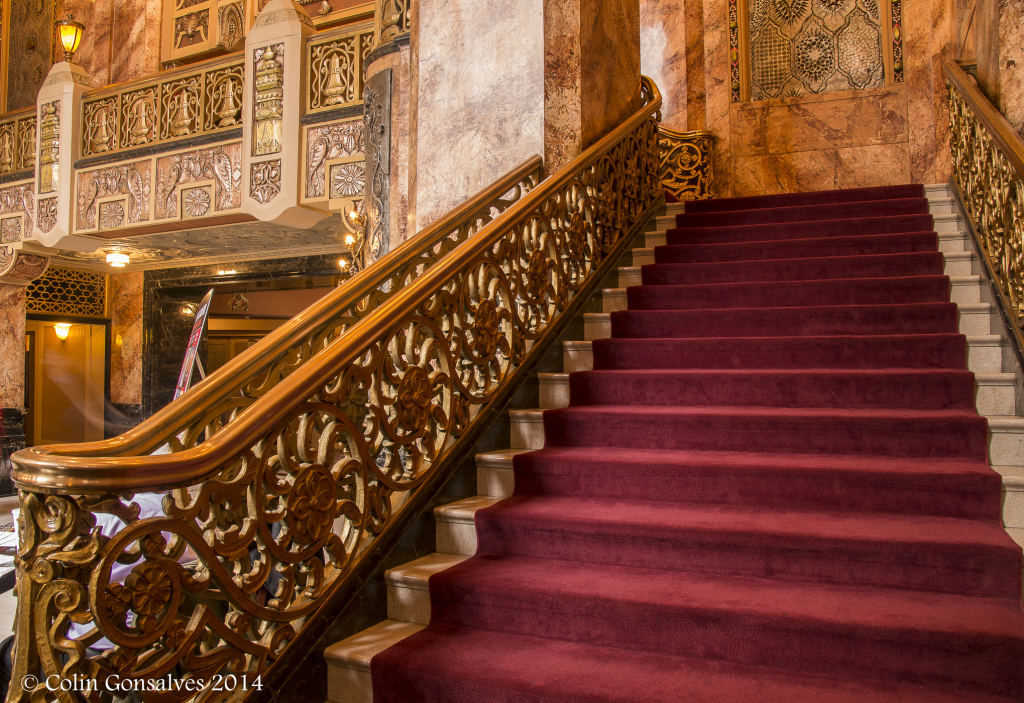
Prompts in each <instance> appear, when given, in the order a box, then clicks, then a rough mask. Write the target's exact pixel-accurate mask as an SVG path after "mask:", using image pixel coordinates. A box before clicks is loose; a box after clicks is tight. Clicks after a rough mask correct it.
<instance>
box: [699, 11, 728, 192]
mask: <svg viewBox="0 0 1024 703" xmlns="http://www.w3.org/2000/svg"><path fill="white" fill-rule="evenodd" d="M728 17H729V14H728V1H727V0H704V83H705V89H706V93H705V95H706V101H707V102H706V104H707V124H708V129H710V130H712V131H714V132H715V134H716V136H717V135H718V134H719V133H718V132H717V131H715V128H714V127H712V126H711V125H719V126H720V120H721V119H722V116H723V115H728V114H729V106H730V104H731V102H730V101H731V99H732V98H731V92H732V91H731V87H730V84H729V26H728ZM719 197H722V195H721V194H719Z"/></svg>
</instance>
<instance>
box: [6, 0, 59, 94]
mask: <svg viewBox="0 0 1024 703" xmlns="http://www.w3.org/2000/svg"><path fill="white" fill-rule="evenodd" d="M5 5H7V7H8V12H7V14H6V17H5V18H4V19H5V21H6V22H7V26H5V27H4V28H3V34H4V40H5V41H6V42H7V46H6V47H4V49H5V51H6V53H7V110H20V109H21V108H23V107H29V106H31V105H35V103H36V94H37V93H38V92H39V87H40V86H42V84H43V79H44V78H46V74H47V73H48V72H49V71H50V66H52V65H53V60H54V59H57V60H59V59H60V56H59V55H56V54H55V53H54V47H53V40H54V30H53V22H54V20H56V19H57V12H58V3H57V1H56V0H11V2H10V3H9V4H8V3H5Z"/></svg>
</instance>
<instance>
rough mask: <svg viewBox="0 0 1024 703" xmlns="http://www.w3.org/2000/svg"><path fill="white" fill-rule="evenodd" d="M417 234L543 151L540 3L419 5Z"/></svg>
mask: <svg viewBox="0 0 1024 703" xmlns="http://www.w3.org/2000/svg"><path fill="white" fill-rule="evenodd" d="M417 14H418V15H419V17H418V23H419V27H418V40H417V43H418V52H419V70H418V78H417V84H418V87H417V91H418V92H417V99H416V100H417V112H416V132H417V135H416V229H417V230H419V229H422V228H423V227H425V226H427V225H429V224H430V223H432V222H434V221H436V220H437V219H438V218H439V217H441V216H442V215H443V214H445V213H446V212H448V211H450V210H451V209H452V208H453V207H455V206H456V205H458V204H459V203H462V202H464V201H465V200H466V199H467V198H469V197H470V196H472V195H473V194H474V193H476V192H478V191H479V190H480V189H482V188H483V187H485V186H487V185H488V184H490V183H492V182H494V180H495V179H497V178H498V177H499V176H501V175H502V174H504V173H506V172H508V171H509V170H511V169H512V168H514V167H515V166H517V165H518V164H520V163H522V162H523V161H524V160H526V159H527V158H529V157H530V156H531V155H533V154H543V153H544V31H543V22H544V12H543V6H542V4H541V2H539V1H538V0H482V1H481V0H444V1H442V0H424V1H423V2H420V4H419V8H418V13H417Z"/></svg>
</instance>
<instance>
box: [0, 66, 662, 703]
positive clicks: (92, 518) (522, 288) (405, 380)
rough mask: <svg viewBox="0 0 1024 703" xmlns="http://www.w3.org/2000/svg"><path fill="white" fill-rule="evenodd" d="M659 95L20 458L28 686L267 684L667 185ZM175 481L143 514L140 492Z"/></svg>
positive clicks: (18, 694)
mask: <svg viewBox="0 0 1024 703" xmlns="http://www.w3.org/2000/svg"><path fill="white" fill-rule="evenodd" d="M643 93H644V95H645V98H646V105H644V107H643V108H642V109H641V110H639V111H638V112H637V113H636V114H635V115H634V116H633V117H631V118H630V119H629V120H628V121H627V122H625V123H624V124H622V125H620V126H619V127H618V128H617V129H615V130H614V131H612V132H611V133H610V134H608V135H607V136H606V137H604V138H603V139H602V140H600V141H599V142H598V143H596V144H594V145H593V146H591V147H590V148H588V149H587V150H586V151H584V152H583V153H582V154H580V155H579V156H578V157H577V158H575V159H574V160H573V161H572V162H570V163H569V164H568V165H567V166H566V167H565V168H564V169H562V170H561V171H559V172H558V173H557V174H555V175H553V176H551V177H549V178H548V179H547V180H545V181H543V182H542V183H540V184H539V185H538V186H537V187H535V188H533V189H532V190H530V191H529V192H528V193H525V194H524V191H525V190H526V189H527V188H528V187H529V186H530V185H532V183H533V179H534V178H535V175H533V174H535V173H536V168H537V166H538V162H537V161H533V162H530V163H527V164H525V165H524V166H523V168H522V169H520V170H519V171H517V172H515V173H513V174H511V175H510V177H509V179H507V180H505V181H503V182H502V183H501V184H499V185H496V186H495V187H494V188H492V189H490V190H489V191H488V193H485V194H481V196H480V197H479V198H478V199H476V200H475V201H474V202H473V203H471V204H467V205H466V206H464V207H463V208H460V210H459V211H457V212H456V213H453V215H452V216H451V217H449V218H447V219H446V220H445V221H444V222H443V223H439V224H438V225H436V226H434V227H432V228H431V229H430V230H429V231H428V233H427V238H428V239H427V240H425V241H426V244H424V245H421V244H416V245H409V246H406V247H403V248H402V249H399V250H396V251H394V252H392V253H391V254H390V255H388V256H387V257H386V258H384V259H382V260H381V261H380V262H379V263H378V264H377V265H375V267H371V268H369V269H367V270H366V271H365V272H363V274H361V275H360V276H357V277H356V278H354V279H353V280H352V281H350V282H349V284H348V285H347V286H346V287H345V288H343V289H341V290H339V291H338V292H337V293H335V294H333V295H332V296H330V298H329V299H326V300H324V301H321V302H320V303H318V304H317V305H315V306H313V308H311V309H310V310H308V311H306V312H304V313H301V314H300V315H299V316H297V317H296V318H295V319H294V320H292V321H291V322H290V323H288V324H286V325H285V326H284V327H282V328H281V329H280V330H278V331H277V332H276V333H274V334H272V335H270V336H268V337H267V338H266V339H265V340H263V341H262V342H260V343H259V344H258V345H256V346H254V347H253V348H251V349H250V350H249V351H248V352H247V353H246V354H245V355H243V356H242V357H239V359H236V360H235V361H234V362H233V363H229V364H228V365H226V366H225V367H224V368H222V369H221V370H219V371H218V372H216V373H214V374H212V375H211V376H210V377H209V378H208V379H206V380H205V381H204V382H203V383H201V384H199V385H198V386H197V387H196V388H194V389H193V390H191V391H189V392H188V393H186V394H185V395H184V396H183V397H182V398H180V399H179V400H178V401H176V402H175V403H172V404H171V405H170V406H168V407H167V408H166V409H165V410H164V411H162V412H161V413H158V414H157V415H155V416H154V417H153V418H151V419H150V420H148V421H146V422H145V423H144V424H143V425H141V426H140V427H139V428H137V429H136V430H134V431H132V432H129V433H127V434H126V435H124V436H122V437H121V438H118V439H116V440H111V441H109V442H102V443H94V444H90V445H78V446H75V445H64V446H52V447H35V448H32V449H28V450H24V451H22V452H19V453H18V454H16V455H15V457H14V464H15V466H16V469H15V471H14V472H13V474H12V478H13V480H14V482H15V483H16V484H17V485H18V487H19V489H20V490H21V494H20V495H21V515H20V517H19V524H20V525H21V532H20V535H21V538H20V544H19V548H18V556H17V559H16V564H17V568H18V586H17V589H18V591H17V595H18V603H19V609H18V621H17V638H18V640H17V641H18V647H17V651H16V657H15V666H14V673H13V676H12V679H11V693H10V694H9V698H8V699H9V700H10V701H12V703H13V702H14V701H18V702H20V701H28V700H29V698H30V697H31V699H32V701H34V702H35V703H39V701H42V700H53V699H60V700H62V701H67V702H68V703H70V702H71V701H72V700H73V694H72V693H70V692H66V691H60V690H56V691H49V690H42V689H41V690H37V691H36V692H35V693H34V694H33V693H32V692H31V691H29V690H27V689H26V684H25V683H24V682H25V681H28V680H29V679H26V678H25V677H27V676H29V675H33V676H34V675H36V674H41V680H45V677H47V676H57V677H58V678H64V679H67V680H70V679H73V677H75V676H78V677H81V678H82V679H84V680H89V681H98V682H99V685H103V682H105V681H108V680H114V681H118V682H124V681H128V682H129V684H128V685H129V687H130V686H131V685H132V684H131V682H135V681H152V680H157V679H161V678H164V677H167V676H168V675H169V674H171V675H172V677H173V678H174V679H175V680H177V681H182V682H185V683H183V684H182V685H181V686H179V687H178V688H177V689H176V690H178V691H184V693H176V694H174V695H173V696H170V698H173V699H174V700H183V699H187V698H196V699H200V698H201V699H204V700H205V699H206V698H209V697H212V696H215V695H216V696H217V697H219V698H220V697H222V698H229V699H240V698H242V697H244V696H245V695H246V693H245V692H244V691H241V690H240V689H237V688H236V689H235V690H234V691H230V692H225V693H219V694H216V693H215V692H213V691H212V685H213V682H214V681H215V679H214V677H215V676H216V675H221V676H223V675H227V674H231V675H233V676H235V680H236V681H237V680H239V679H240V677H241V676H243V675H245V676H248V677H249V679H250V680H251V678H252V677H253V676H257V675H262V674H266V673H267V672H268V671H271V670H273V667H274V666H275V664H276V663H277V662H280V661H282V657H283V656H284V655H285V654H286V653H287V652H288V650H289V648H290V647H298V646H301V645H302V633H303V630H304V629H305V628H306V627H307V626H308V625H309V623H310V621H311V620H312V619H313V618H315V617H316V616H317V614H318V612H320V611H321V609H322V608H324V606H325V605H326V604H328V603H329V602H330V601H331V600H332V598H333V597H334V596H335V595H336V594H337V593H338V592H339V590H340V589H342V588H343V587H344V586H345V585H346V584H347V583H348V582H349V581H350V580H351V579H352V578H353V575H354V574H356V573H357V572H358V569H360V568H361V567H362V566H363V565H364V563H369V562H368V558H369V556H370V555H371V554H372V553H373V550H374V545H375V544H376V543H377V541H378V540H379V539H380V538H381V536H382V535H385V534H387V533H390V532H392V531H393V530H395V529H397V527H398V526H399V525H400V524H401V519H402V518H403V517H404V515H405V513H406V512H407V511H408V510H409V508H410V506H413V505H416V502H417V500H418V499H419V497H420V495H421V491H422V490H423V488H424V486H426V485H427V484H428V482H429V481H430V480H432V479H434V478H436V477H437V476H438V475H443V474H444V472H445V471H446V470H447V469H448V468H449V467H450V466H451V465H453V464H454V463H455V461H456V460H457V459H458V457H460V456H461V453H462V452H465V451H466V450H467V449H468V448H469V447H470V446H472V443H473V442H474V441H475V440H476V438H477V437H478V436H479V435H480V433H481V432H482V431H483V429H484V428H485V427H486V426H487V425H488V424H489V422H490V419H491V417H493V415H494V413H495V412H497V410H498V409H499V408H500V407H501V405H502V404H503V403H504V401H505V400H506V399H507V398H508V397H509V396H510V395H511V393H512V392H513V391H514V390H515V388H516V387H517V385H518V383H519V382H520V380H521V379H522V378H524V377H525V374H527V373H528V372H529V371H530V370H531V369H532V368H533V366H534V365H535V364H536V363H537V361H538V359H539V358H540V356H541V355H542V354H543V352H544V351H545V349H546V348H547V347H548V346H550V344H551V343H553V341H554V340H555V339H556V337H557V335H558V334H559V333H560V332H561V330H562V329H563V328H564V326H565V325H566V324H567V323H568V321H569V320H570V319H571V318H572V317H573V315H574V314H575V313H576V312H577V311H578V309H579V308H580V306H581V305H582V303H583V301H584V300H586V298H587V295H588V294H589V293H590V292H591V291H592V290H594V289H595V288H596V286H597V285H599V283H600V281H601V280H603V278H604V277H605V275H606V274H607V273H608V272H609V271H610V269H611V267H612V266H613V265H614V263H615V261H616V260H617V258H618V256H619V254H620V253H621V252H622V251H624V250H625V247H626V246H627V245H628V244H629V242H630V240H631V238H632V236H633V235H635V234H637V233H638V232H639V231H640V229H641V227H642V225H643V224H644V223H645V222H646V220H647V218H648V217H649V216H650V214H651V213H652V212H653V211H654V208H655V207H656V206H657V205H659V204H660V203H661V202H662V190H661V183H660V176H659V157H658V129H657V122H656V119H655V115H656V113H657V111H658V109H659V108H660V105H661V96H660V94H659V93H658V91H657V88H656V87H655V86H654V85H653V83H650V82H649V81H647V80H646V79H645V82H644V91H643ZM510 189H511V192H510V193H507V194H506V191H509V190H510ZM503 194H504V195H505V197H501V196H502V195H503ZM513 201H514V202H513ZM501 210H504V213H503V214H501V215H499V216H498V217H496V218H495V219H493V221H490V222H489V223H487V220H488V219H489V218H490V217H492V216H493V215H494V214H495V213H496V212H500V211H501ZM484 223H486V224H484ZM480 224H484V226H483V227H482V228H480V229H479V231H477V232H476V233H475V234H473V236H469V234H470V232H471V231H472V230H474V229H475V228H476V227H477V226H479V225H480ZM456 244H457V245H456ZM410 258H411V259H412V261H410ZM410 266H412V269H410V268H409V267H410ZM410 271H412V272H410ZM415 273H418V274H419V275H415ZM268 364H269V365H268ZM282 369H286V372H285V373H282ZM248 388H255V389H259V392H258V393H255V394H254V395H252V396H251V397H249V396H246V390H245V389H248ZM235 398H243V399H242V400H240V401H236V400H235ZM165 452H166V453H165ZM164 492H166V495H165V496H164V497H163V498H162V503H161V507H160V509H159V511H158V514H151V515H148V516H147V515H144V516H143V517H142V519H140V506H139V505H137V504H134V503H133V496H136V500H140V499H139V498H138V496H140V495H143V494H145V495H149V496H152V495H154V494H157V495H158V496H159V495H160V494H162V493H164ZM140 502H141V501H140ZM150 504H152V499H151V500H150ZM115 518H116V520H117V522H116V523H112V521H113V520H114V519H115ZM98 524H105V525H107V526H108V527H107V528H105V531H104V530H101V529H98V528H96V527H94V526H96V525H98ZM111 524H116V525H119V526H120V527H118V528H117V529H116V530H114V529H110V528H109V525H111ZM188 550H191V553H190V552H189V551H188ZM220 680H221V681H223V678H222V679H220ZM189 681H191V682H192V683H191V684H188V683H187V682H189ZM29 682H30V683H31V681H29ZM196 682H198V684H197V683H196ZM197 685H198V686H199V687H200V688H201V689H202V690H201V691H199V692H198V693H197V692H195V690H194V687H195V686H197ZM121 690H124V689H123V688H122V689H121Z"/></svg>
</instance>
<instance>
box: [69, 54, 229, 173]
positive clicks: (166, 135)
mask: <svg viewBox="0 0 1024 703" xmlns="http://www.w3.org/2000/svg"><path fill="white" fill-rule="evenodd" d="M242 85H243V64H242V56H241V55H239V54H236V55H232V56H228V57H225V58H220V59H217V60H215V61H209V62H206V63H203V64H197V65H195V66H190V67H188V68H185V69H178V70H176V71H167V72H165V73H161V74H158V76H153V77H147V78H144V79H139V80H135V81H130V82H128V83H123V84H120V85H118V86H115V87H111V88H103V89H101V90H96V91H91V92H89V93H86V95H85V96H84V101H83V104H82V156H92V155H94V154H104V153H109V152H115V151H120V150H123V149H131V148H135V147H140V146H145V145H147V144H156V143H162V142H166V141H171V140H175V139H181V138H183V137H190V136H196V135H199V134H208V133H212V132H218V131H222V130H225V129H230V128H232V127H235V128H237V126H238V125H239V124H241V119H242Z"/></svg>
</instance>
